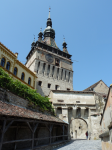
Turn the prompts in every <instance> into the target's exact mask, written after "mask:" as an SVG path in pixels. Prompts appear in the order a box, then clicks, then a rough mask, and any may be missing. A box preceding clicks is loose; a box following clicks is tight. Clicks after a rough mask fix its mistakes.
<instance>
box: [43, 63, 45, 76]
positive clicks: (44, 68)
mask: <svg viewBox="0 0 112 150" xmlns="http://www.w3.org/2000/svg"><path fill="white" fill-rule="evenodd" d="M45 66H46V64H45V63H44V65H43V75H44V71H45Z"/></svg>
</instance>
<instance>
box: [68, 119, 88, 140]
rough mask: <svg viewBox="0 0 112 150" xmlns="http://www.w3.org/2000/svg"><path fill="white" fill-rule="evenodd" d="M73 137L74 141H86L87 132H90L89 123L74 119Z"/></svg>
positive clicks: (72, 124)
mask: <svg viewBox="0 0 112 150" xmlns="http://www.w3.org/2000/svg"><path fill="white" fill-rule="evenodd" d="M71 126H72V129H71V136H72V138H73V139H86V135H85V133H86V131H88V125H87V122H86V121H85V120H84V119H82V118H78V119H74V120H72V121H71Z"/></svg>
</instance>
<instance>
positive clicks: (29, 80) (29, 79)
mask: <svg viewBox="0 0 112 150" xmlns="http://www.w3.org/2000/svg"><path fill="white" fill-rule="evenodd" d="M28 84H29V85H31V78H30V77H29V78H28Z"/></svg>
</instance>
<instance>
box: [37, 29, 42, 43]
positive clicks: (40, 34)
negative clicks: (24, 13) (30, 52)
mask: <svg viewBox="0 0 112 150" xmlns="http://www.w3.org/2000/svg"><path fill="white" fill-rule="evenodd" d="M42 38H43V33H42V28H40V32H39V34H38V41H39V42H41V41H42Z"/></svg>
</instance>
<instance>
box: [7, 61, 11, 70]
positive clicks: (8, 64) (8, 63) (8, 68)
mask: <svg viewBox="0 0 112 150" xmlns="http://www.w3.org/2000/svg"><path fill="white" fill-rule="evenodd" d="M6 69H7V70H10V62H9V61H8V62H7V65H6Z"/></svg>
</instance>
